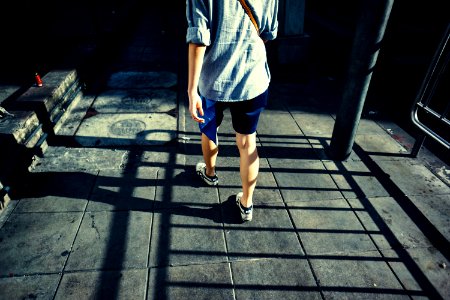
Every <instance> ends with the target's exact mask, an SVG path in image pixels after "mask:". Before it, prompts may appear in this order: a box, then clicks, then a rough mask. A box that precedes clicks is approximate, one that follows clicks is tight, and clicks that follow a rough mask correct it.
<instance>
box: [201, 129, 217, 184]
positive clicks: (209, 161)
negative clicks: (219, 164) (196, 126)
mask: <svg viewBox="0 0 450 300" xmlns="http://www.w3.org/2000/svg"><path fill="white" fill-rule="evenodd" d="M202 153H203V159H204V161H205V164H206V175H208V176H214V174H216V160H217V154H218V153H219V147H217V145H216V144H215V143H214V142H213V141H211V140H210V139H209V138H208V137H207V136H206V135H205V134H203V133H202Z"/></svg>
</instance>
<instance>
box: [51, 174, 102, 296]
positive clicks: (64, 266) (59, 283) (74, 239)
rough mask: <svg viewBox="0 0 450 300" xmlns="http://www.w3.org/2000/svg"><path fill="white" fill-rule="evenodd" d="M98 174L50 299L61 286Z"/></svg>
mask: <svg viewBox="0 0 450 300" xmlns="http://www.w3.org/2000/svg"><path fill="white" fill-rule="evenodd" d="M99 174H100V170H97V175H96V179H95V181H94V183H93V184H92V187H91V189H90V191H89V194H88V197H87V199H88V201H87V203H86V206H85V207H84V211H83V214H82V215H81V219H80V223H79V224H78V228H77V232H76V233H75V236H74V238H73V241H72V245H71V246H70V249H69V254H68V255H67V258H66V261H65V262H64V265H63V268H62V270H61V272H60V274H61V277H60V278H59V280H58V284H57V286H56V289H55V293H54V294H53V297H52V299H55V297H56V294H57V293H58V290H59V287H60V286H61V282H62V279H63V277H64V271H65V269H66V266H67V262H68V261H69V258H70V255H71V253H72V250H73V246H74V244H75V241H76V239H77V237H78V233H79V232H80V228H81V224H82V223H83V220H84V217H85V215H86V212H87V207H88V205H89V202H90V198H91V195H92V193H93V191H94V188H95V186H96V184H97V180H98V176H99Z"/></svg>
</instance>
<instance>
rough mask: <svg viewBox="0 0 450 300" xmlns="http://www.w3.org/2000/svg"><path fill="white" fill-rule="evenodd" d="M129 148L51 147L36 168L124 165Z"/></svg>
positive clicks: (82, 168) (93, 168) (55, 169)
mask: <svg viewBox="0 0 450 300" xmlns="http://www.w3.org/2000/svg"><path fill="white" fill-rule="evenodd" d="M127 155H128V150H116V149H99V148H68V147H50V148H49V149H48V150H47V151H46V152H45V157H44V158H43V159H40V160H39V163H38V166H37V167H36V168H35V170H39V171H41V172H43V171H47V172H50V171H53V172H61V170H72V171H74V170H78V171H89V173H91V172H92V171H95V172H96V171H97V170H99V169H102V170H104V169H118V168H121V167H122V164H123V162H124V161H125V160H124V159H125V158H126V157H127Z"/></svg>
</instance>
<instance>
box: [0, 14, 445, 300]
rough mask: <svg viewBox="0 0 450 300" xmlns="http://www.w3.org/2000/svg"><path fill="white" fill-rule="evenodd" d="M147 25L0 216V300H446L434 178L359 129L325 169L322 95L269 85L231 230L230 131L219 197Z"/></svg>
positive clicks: (169, 54) (374, 127) (393, 129)
mask: <svg viewBox="0 0 450 300" xmlns="http://www.w3.org/2000/svg"><path fill="white" fill-rule="evenodd" d="M153 17H155V16H153ZM149 22H151V18H147V19H144V20H143V21H142V26H141V27H140V29H141V30H137V31H136V35H135V36H134V38H133V39H132V43H131V44H130V46H129V47H128V48H126V49H125V51H124V53H123V56H122V57H121V60H119V61H118V62H117V63H115V64H113V65H111V66H110V67H111V72H110V77H109V79H108V81H107V84H106V85H105V87H104V89H103V90H101V91H99V92H98V93H96V94H87V93H86V94H83V95H82V97H79V99H78V100H77V101H76V102H74V103H73V105H72V106H71V107H70V109H68V110H67V112H66V114H67V117H66V118H65V122H64V123H63V124H62V125H61V127H60V128H58V130H57V132H56V136H55V139H54V140H53V142H52V143H49V145H48V148H47V149H46V151H45V154H44V156H43V157H42V158H40V159H38V160H37V161H36V162H35V163H34V165H33V169H32V170H31V172H30V173H29V174H28V175H27V177H26V178H24V179H23V181H22V186H21V189H20V191H19V192H18V196H17V197H15V198H14V199H12V200H11V202H10V203H9V204H8V206H7V208H6V209H5V210H4V211H3V212H2V213H1V214H0V299H28V298H29V299H94V298H96V299H143V298H145V299H450V271H449V268H448V265H449V263H450V261H449V258H450V253H449V249H450V248H449V241H450V218H449V216H450V186H449V181H450V179H449V174H450V173H449V170H450V169H449V167H448V166H447V165H445V164H444V163H443V162H441V161H439V160H438V159H437V158H436V157H434V156H433V155H432V154H431V153H429V152H428V151H427V150H426V149H423V151H422V152H421V154H420V156H419V157H418V158H411V157H410V156H409V155H408V154H409V151H410V147H411V143H413V141H412V139H411V137H409V136H408V135H407V134H406V133H405V132H404V131H402V130H401V129H400V128H399V127H398V126H396V125H395V124H394V123H392V122H390V121H389V120H373V119H363V120H362V121H361V124H360V126H359V130H358V134H357V137H356V144H355V147H354V151H353V153H352V155H351V156H350V158H349V159H347V160H346V161H342V162H340V161H333V160H330V159H328V158H327V155H326V150H327V148H328V146H329V143H330V139H331V134H332V129H333V124H334V117H335V114H334V111H335V107H336V105H335V104H334V105H331V104H330V103H336V102H337V99H338V94H337V93H335V91H336V89H335V83H334V82H333V81H332V80H329V79H327V78H312V79H311V80H310V81H308V82H306V83H305V82H304V83H299V82H273V83H272V85H271V88H270V101H269V102H270V103H269V107H268V108H267V109H266V110H265V112H264V113H263V115H262V116H261V121H260V125H259V128H258V132H257V136H258V143H259V154H260V157H261V167H260V175H259V179H258V184H257V190H256V192H255V211H254V220H253V221H252V222H249V223H245V224H241V223H240V222H239V216H238V213H237V211H236V209H235V206H234V195H235V194H236V193H237V192H239V190H240V180H239V155H238V151H237V149H236V146H235V144H234V133H233V131H232V127H231V121H230V118H229V117H227V116H226V118H225V120H224V124H223V126H221V128H220V133H219V140H220V152H219V158H218V167H217V172H218V176H219V177H220V184H219V185H218V186H217V187H209V186H205V185H203V184H202V182H201V181H200V180H199V179H198V178H196V176H195V172H194V166H195V164H196V163H197V162H198V161H199V160H201V149H200V136H199V134H198V128H197V125H196V124H194V123H193V122H192V121H191V120H190V118H189V115H188V113H187V111H186V105H187V103H186V101H185V100H186V99H185V97H184V95H181V96H180V95H179V94H177V91H179V90H180V86H182V85H183V82H182V81H183V80H185V78H183V76H181V77H179V76H177V69H176V68H173V67H172V66H171V65H170V64H166V63H165V62H168V61H172V62H173V60H176V59H177V57H176V55H178V54H177V52H176V51H173V47H176V44H175V45H174V44H170V43H169V44H165V46H164V47H163V46H162V44H160V43H159V42H158V41H159V40H160V39H158V38H156V39H155V35H156V36H157V35H158V34H159V35H161V36H159V37H160V38H161V39H163V38H164V37H163V36H164V31H163V29H162V28H161V29H160V30H159V31H158V28H156V29H155V28H154V26H153V27H152V26H149ZM145 28H147V29H148V28H152V30H154V32H153V33H152V34H150V33H149V32H147V31H145ZM180 52H181V53H183V49H180ZM183 55H184V54H183ZM68 140H70V141H71V142H70V143H67V141H68ZM411 141H412V142H411Z"/></svg>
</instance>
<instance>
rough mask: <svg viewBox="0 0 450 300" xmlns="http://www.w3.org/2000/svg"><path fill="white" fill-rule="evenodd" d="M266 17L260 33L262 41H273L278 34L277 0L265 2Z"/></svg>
mask: <svg viewBox="0 0 450 300" xmlns="http://www.w3.org/2000/svg"><path fill="white" fill-rule="evenodd" d="M266 4H267V15H266V19H265V22H264V24H263V28H262V31H261V34H260V35H261V38H262V39H263V40H274V39H275V38H276V37H277V34H278V0H267V1H266Z"/></svg>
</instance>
